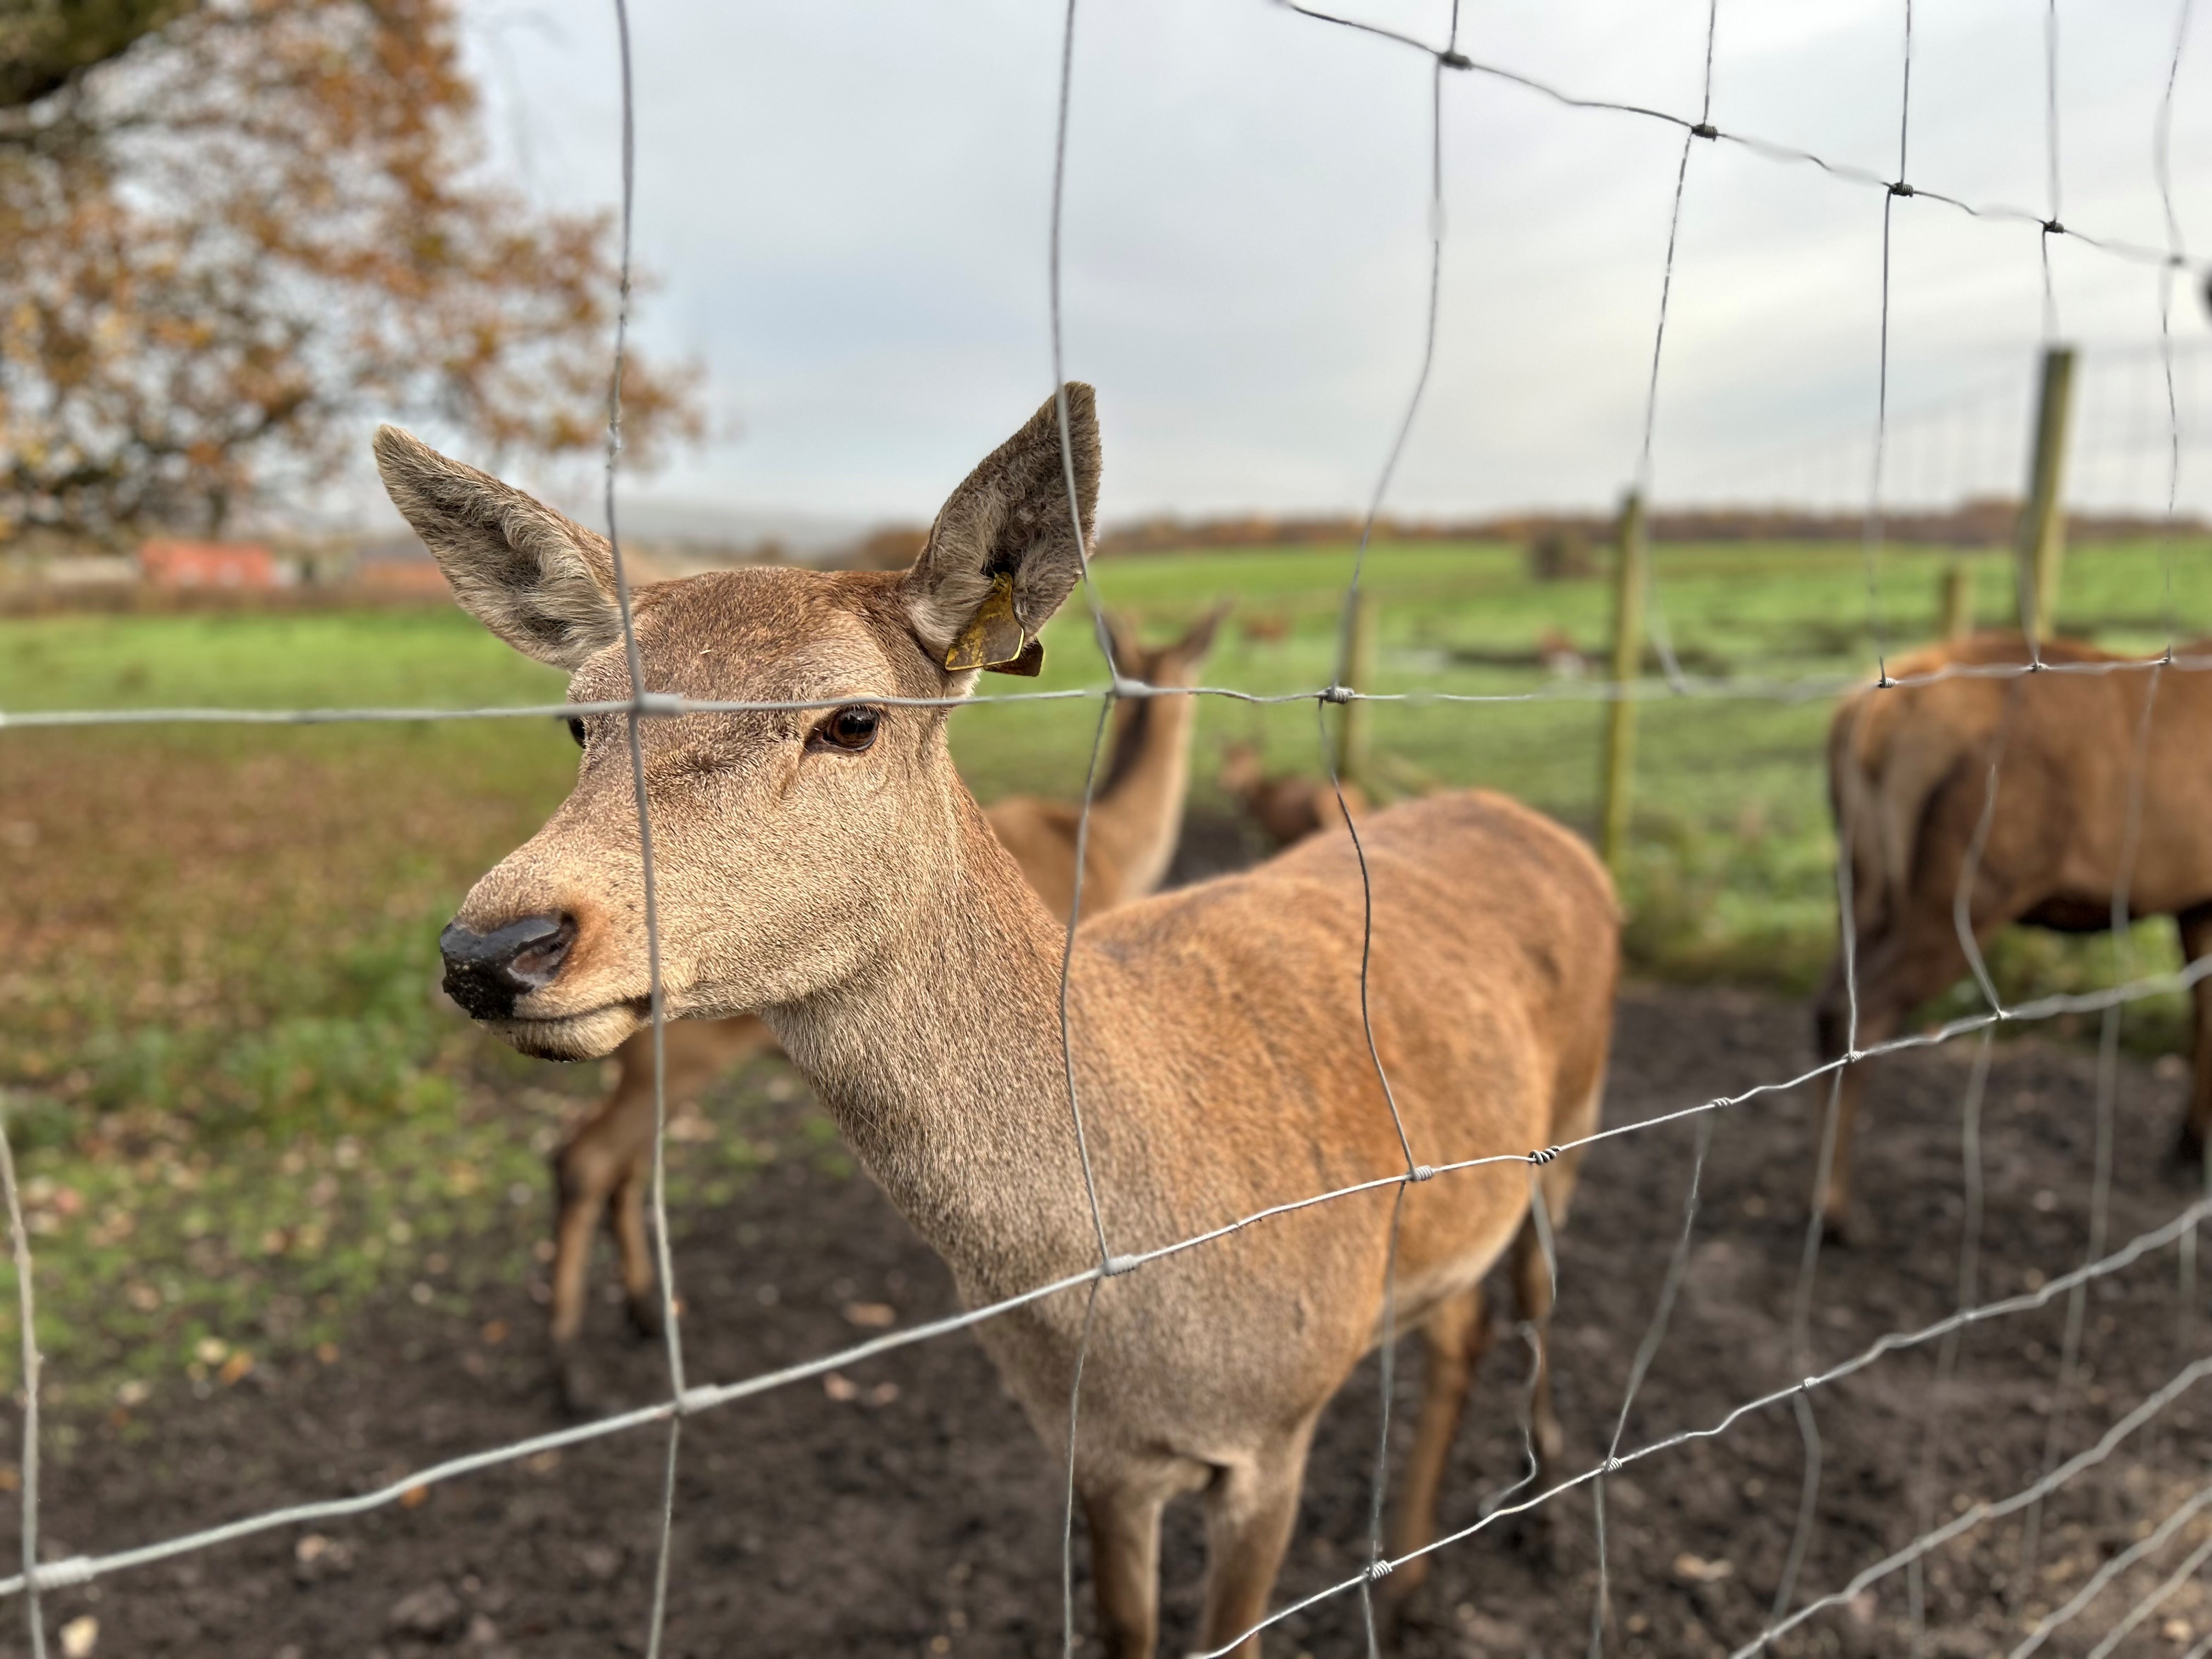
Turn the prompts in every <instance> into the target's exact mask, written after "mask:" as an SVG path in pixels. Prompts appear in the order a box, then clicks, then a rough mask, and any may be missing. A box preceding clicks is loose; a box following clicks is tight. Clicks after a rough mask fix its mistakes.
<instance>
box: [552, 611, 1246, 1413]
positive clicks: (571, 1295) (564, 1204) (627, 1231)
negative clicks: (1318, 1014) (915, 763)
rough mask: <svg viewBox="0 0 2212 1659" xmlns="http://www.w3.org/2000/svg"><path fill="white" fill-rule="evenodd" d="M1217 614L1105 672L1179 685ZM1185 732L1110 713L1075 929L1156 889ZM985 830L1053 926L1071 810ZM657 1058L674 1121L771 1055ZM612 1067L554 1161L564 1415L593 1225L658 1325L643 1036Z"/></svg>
mask: <svg viewBox="0 0 2212 1659" xmlns="http://www.w3.org/2000/svg"><path fill="white" fill-rule="evenodd" d="M1223 614H1224V613H1223V612H1222V611H1214V612H1213V613H1212V614H1211V615H1209V616H1207V617H1205V618H1203V619H1202V620H1201V621H1200V623H1198V624H1197V625H1196V626H1195V627H1194V628H1192V629H1190V630H1189V631H1188V633H1186V634H1184V635H1182V637H1181V638H1179V639H1177V640H1176V641H1173V642H1172V643H1170V644H1168V645H1164V646H1157V647H1146V646H1143V645H1141V644H1139V643H1138V642H1137V641H1136V640H1135V639H1134V637H1133V635H1129V634H1127V632H1126V631H1123V630H1119V629H1117V630H1116V631H1115V659H1116V660H1117V661H1118V662H1119V663H1121V665H1122V668H1123V671H1125V672H1127V673H1129V674H1131V675H1133V677H1134V678H1139V679H1141V680H1143V681H1145V682H1146V684H1152V685H1159V686H1182V685H1188V684H1191V682H1192V679H1193V678H1194V676H1195V674H1196V673H1197V671H1198V669H1199V667H1200V665H1201V664H1202V663H1203V662H1204V661H1205V659H1206V653H1207V651H1208V650H1209V649H1211V647H1212V642H1213V635H1214V630H1215V629H1216V628H1217V627H1218V624H1219V623H1220V620H1221V617H1222V615H1223ZM1196 720H1197V709H1196V707H1195V704H1194V700H1193V699H1191V698H1189V697H1147V698H1142V699H1137V700H1133V701H1131V702H1125V703H1123V704H1121V707H1120V708H1117V709H1116V710H1115V726H1114V747H1113V751H1112V757H1111V760H1110V762H1109V766H1108V769H1107V771H1106V775H1105V777H1104V780H1103V783H1102V785H1101V787H1099V789H1098V790H1097V794H1096V797H1095V799H1093V801H1092V803H1091V824H1090V829H1089V830H1088V832H1087V834H1085V836H1083V839H1084V841H1085V854H1086V856H1085V870H1084V884H1083V910H1084V914H1085V915H1098V914H1099V913H1100V912H1102V911H1104V910H1108V909H1111V908H1113V907H1114V906H1115V905H1117V904H1120V903H1121V902H1123V901H1124V900H1126V899H1129V898H1133V897H1136V896H1139V895H1141V894H1145V893H1149V892H1151V891H1152V890H1153V889H1154V888H1155V887H1157V886H1158V885H1159V884H1160V882H1161V880H1162V879H1163V878H1164V877H1165V876H1166V874H1167V872H1168V866H1169V865H1170V864H1171V863H1173V862H1174V860H1175V850H1176V841H1177V840H1178V839H1179V838H1180V836H1181V834H1182V809H1183V799H1184V797H1185V795H1186V794H1187V793H1188V784H1189V780H1190V742H1191V730H1192V727H1193V726H1194V725H1195V724H1196ZM984 816H985V817H987V818H988V819H989V821H990V823H991V827H992V829H994V831H995V832H996V833H997V835H998V836H999V839H1000V841H1001V842H1005V844H1006V846H1007V847H1008V848H1010V849H1011V850H1012V853H1013V855H1014V860H1015V862H1016V863H1017V864H1018V866H1020V867H1021V871H1022V873H1023V875H1024V877H1026V878H1027V879H1028V881H1029V883H1030V886H1032V887H1034V888H1035V889H1036V890H1037V892H1038V893H1039V894H1040V895H1042V897H1043V898H1044V901H1045V902H1046V904H1047V905H1048V907H1049V908H1052V909H1053V910H1054V913H1056V914H1057V915H1060V916H1062V917H1063V918H1064V917H1065V916H1066V915H1067V913H1068V911H1069V910H1070V908H1072V906H1073V901H1074V892H1075V849H1076V842H1077V839H1078V829H1079V826H1080V823H1081V811H1080V809H1079V808H1078V807H1075V806H1071V805H1066V804H1065V803H1062V802H1058V801H1048V800H1043V799H1039V798H1037V797H1036V796H1033V795H1012V796H1008V797H1007V798H1006V799H1002V800H998V801H994V802H993V803H992V804H991V805H989V806H988V807H987V808H985V809H984ZM661 1045H662V1048H661V1052H662V1065H663V1069H664V1082H663V1085H662V1094H663V1096H664V1097H665V1100H666V1102H667V1104H668V1109H669V1110H670V1111H671V1112H673V1111H674V1110H676V1109H678V1107H680V1106H682V1105H684V1104H685V1103H688V1102H690V1101H692V1100H695V1099H696V1098H697V1097H699V1096H700V1095H701V1094H702V1093H704V1092H705V1091H706V1090H707V1089H708V1087H709V1086H710V1085H712V1084H713V1083H714V1079H716V1078H718V1077H720V1075H721V1074H722V1073H725V1072H726V1071H727V1070H729V1069H730V1068H731V1067H732V1066H736V1065H738V1063H740V1062H741V1061H744V1060H750V1059H751V1058H752V1057H753V1056H754V1055H756V1054H763V1053H766V1052H767V1051H769V1049H772V1048H775V1034H774V1033H773V1032H771V1031H770V1030H769V1028H768V1026H767V1025H766V1024H763V1022H762V1020H761V1019H760V1018H759V1017H758V1016H757V1015H754V1014H738V1015H735V1016H733V1017H732V1018H726V1019H690V1020H678V1021H672V1022H671V1023H669V1024H666V1025H665V1026H664V1027H663V1030H662V1034H661ZM615 1061H616V1065H617V1076H616V1079H615V1085H614V1087H613V1089H612V1090H611V1091H609V1092H608V1094H607V1097H606V1098H605V1099H604V1100H603V1101H601V1102H600V1103H599V1106H598V1107H597V1108H595V1109H593V1110H592V1112H591V1114H590V1115H587V1116H586V1118H585V1119H584V1120H583V1121H582V1122H580V1124H578V1126H577V1127H576V1128H575V1130H574V1133H571V1134H570V1135H569V1137H568V1139H567V1140H565V1141H564V1142H562V1145H561V1146H560V1147H559V1149H558V1150H557V1151H556V1152H555V1153H554V1154H553V1171H554V1199H553V1202H554V1224H553V1266H552V1281H553V1295H552V1302H551V1306H550V1309H549V1310H548V1321H547V1326H548V1335H549V1338H550V1355H551V1367H552V1373H553V1379H554V1386H555V1388H556V1390H557V1391H558V1393H559V1394H560V1395H561V1397H562V1401H564V1402H565V1403H566V1404H568V1406H569V1407H571V1408H574V1409H580V1408H583V1407H586V1406H588V1404H589V1403H590V1397H591V1393H592V1390H591V1389H590V1388H589V1386H588V1385H587V1383H586V1381H585V1380H584V1377H583V1375H582V1370H581V1366H580V1360H579V1358H578V1354H577V1351H576V1341H577V1338H578V1336H579V1334H580V1332H581V1331H582V1328H583V1322H584V1292H585V1285H586V1276H587V1274H588V1273H589V1271H590V1267H591V1253H592V1237H593V1235H594V1234H595V1233H597V1231H599V1224H600V1221H601V1219H602V1218H605V1221H606V1222H607V1224H608V1227H609V1231H611V1232H612V1234H613V1235H614V1240H615V1246H616V1254H617V1258H618V1260H619V1262H620V1270H621V1274H622V1283H623V1294H624V1299H625V1302H626V1304H627V1306H628V1308H629V1319H630V1324H631V1327H632V1328H634V1329H635V1330H636V1331H637V1332H639V1333H640V1334H653V1333H655V1332H656V1331H657V1330H658V1329H659V1320H660V1304H659V1298H658V1297H657V1296H656V1295H655V1276H654V1269H653V1252H652V1250H651V1249H650V1248H649V1246H648V1243H647V1235H646V1227H645V1199H646V1191H647V1183H648V1182H649V1180H650V1178H651V1173H652V1160H653V1123H654V1120H655V1112H654V1109H653V1032H652V1030H650V1029H649V1028H648V1029H647V1030H641V1031H639V1032H637V1033H636V1034H635V1035H634V1036H631V1037H629V1038H628V1039H627V1040H626V1041H625V1042H623V1044H622V1046H621V1047H620V1048H617V1049H616V1050H615Z"/></svg>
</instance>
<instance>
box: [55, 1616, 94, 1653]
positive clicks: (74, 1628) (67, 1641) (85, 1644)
mask: <svg viewBox="0 0 2212 1659" xmlns="http://www.w3.org/2000/svg"><path fill="white" fill-rule="evenodd" d="M99 1640H100V1620H97V1619H95V1618H94V1617H93V1616H92V1615H91V1614H90V1613H82V1614H80V1615H79V1616H78V1617H76V1618H75V1619H72V1620H70V1621H69V1623H67V1624H66V1625H64V1626H62V1652H63V1653H64V1655H66V1656H67V1659H91V1654H92V1650H93V1648H94V1644H97V1643H98V1642H99Z"/></svg>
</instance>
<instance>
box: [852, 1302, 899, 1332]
mask: <svg viewBox="0 0 2212 1659" xmlns="http://www.w3.org/2000/svg"><path fill="white" fill-rule="evenodd" d="M897 1321H898V1310H897V1309H896V1308H894V1307H893V1306H891V1304H890V1303H888V1302H848V1303H847V1304H845V1322H846V1323H847V1324H848V1325H858V1326H860V1327H862V1328H864V1329H867V1330H872V1331H879V1330H881V1329H883V1328H884V1327H885V1326H886V1325H891V1324H896V1322H897Z"/></svg>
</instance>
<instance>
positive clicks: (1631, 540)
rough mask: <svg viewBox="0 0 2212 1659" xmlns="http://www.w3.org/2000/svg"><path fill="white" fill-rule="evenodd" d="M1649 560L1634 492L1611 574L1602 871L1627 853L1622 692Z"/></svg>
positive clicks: (1627, 758) (1628, 775)
mask: <svg viewBox="0 0 2212 1659" xmlns="http://www.w3.org/2000/svg"><path fill="white" fill-rule="evenodd" d="M1649 560H1650V548H1649V546H1648V545H1647V543H1646V540H1645V537H1644V498H1643V497H1642V496H1641V495H1638V494H1637V493H1636V492H1635V491H1634V490H1631V491H1629V492H1628V494H1627V495H1626V497H1625V498H1624V499H1623V500H1622V501H1621V504H1620V526H1619V529H1618V532H1617V533H1616V535H1615V537H1614V555H1613V685H1614V687H1615V692H1614V696H1613V700H1612V701H1611V702H1608V703H1607V704H1606V706H1605V760H1604V771H1603V772H1602V774H1601V775H1600V777H1599V780H1598V852H1599V854H1600V855H1601V857H1602V858H1603V859H1604V860H1605V865H1606V868H1607V869H1608V870H1610V871H1612V872H1613V873H1614V875H1616V876H1618V875H1619V874H1620V866H1621V861H1622V860H1623V859H1624V858H1625V857H1626V854H1627V851H1628V816H1629V808H1630V797H1631V794H1632V787H1633V784H1634V781H1635V770H1636V705H1635V704H1634V703H1633V702H1630V701H1629V699H1628V697H1627V696H1626V687H1627V685H1628V684H1629V683H1630V682H1632V681H1633V680H1634V679H1636V678H1637V677H1638V675H1639V674H1641V673H1642V672H1643V670H1644V587H1645V585H1646V582H1645V574H1644V569H1645V565H1646V563H1647V562H1648V561H1649Z"/></svg>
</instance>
